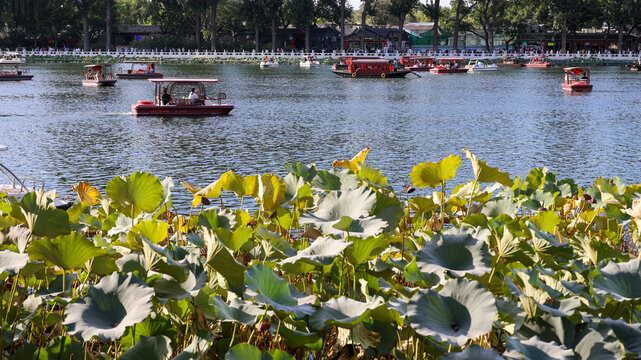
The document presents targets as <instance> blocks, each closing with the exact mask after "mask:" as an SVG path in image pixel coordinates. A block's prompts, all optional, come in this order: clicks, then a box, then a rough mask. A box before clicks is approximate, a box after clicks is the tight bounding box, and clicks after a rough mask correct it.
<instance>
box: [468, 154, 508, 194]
mask: <svg viewBox="0 0 641 360" xmlns="http://www.w3.org/2000/svg"><path fill="white" fill-rule="evenodd" d="M463 151H464V152H465V157H467V158H468V159H470V161H471V162H472V170H473V171H474V179H476V181H478V182H497V183H500V184H503V185H505V186H512V185H513V184H514V182H513V181H512V179H510V174H508V173H505V172H502V171H500V170H499V169H498V168H495V167H491V166H489V165H488V164H487V163H486V162H485V161H482V160H480V159H479V158H477V157H476V155H474V154H472V153H471V152H470V151H469V150H467V148H464V149H463Z"/></svg>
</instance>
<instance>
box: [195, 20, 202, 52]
mask: <svg viewBox="0 0 641 360" xmlns="http://www.w3.org/2000/svg"><path fill="white" fill-rule="evenodd" d="M194 30H195V33H196V50H198V51H200V49H201V47H202V35H201V33H200V14H198V15H196V26H195V29H194Z"/></svg>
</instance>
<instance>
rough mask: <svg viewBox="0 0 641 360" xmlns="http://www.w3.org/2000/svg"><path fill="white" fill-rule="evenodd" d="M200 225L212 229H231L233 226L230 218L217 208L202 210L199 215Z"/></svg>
mask: <svg viewBox="0 0 641 360" xmlns="http://www.w3.org/2000/svg"><path fill="white" fill-rule="evenodd" d="M198 225H199V226H204V227H206V228H208V229H212V230H213V229H216V228H219V227H221V228H224V229H227V230H230V229H231V227H232V224H231V221H230V219H229V218H228V217H226V216H222V214H219V213H218V210H217V209H216V208H214V209H207V210H205V211H202V212H201V213H200V215H198Z"/></svg>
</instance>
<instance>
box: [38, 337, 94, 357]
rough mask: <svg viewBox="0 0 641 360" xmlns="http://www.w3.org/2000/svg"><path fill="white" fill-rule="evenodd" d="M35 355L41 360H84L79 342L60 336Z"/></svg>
mask: <svg viewBox="0 0 641 360" xmlns="http://www.w3.org/2000/svg"><path fill="white" fill-rule="evenodd" d="M36 353H38V350H36ZM37 355H39V356H36V358H38V359H42V360H59V359H84V357H85V355H86V354H85V349H84V347H83V346H82V343H81V342H79V341H76V340H74V339H73V338H72V337H71V336H61V337H56V338H54V339H53V340H51V341H50V342H49V344H48V346H47V348H46V349H45V348H42V349H41V351H40V353H39V354H37ZM32 359H33V358H32Z"/></svg>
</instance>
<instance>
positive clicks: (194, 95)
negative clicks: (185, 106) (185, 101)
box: [189, 88, 200, 104]
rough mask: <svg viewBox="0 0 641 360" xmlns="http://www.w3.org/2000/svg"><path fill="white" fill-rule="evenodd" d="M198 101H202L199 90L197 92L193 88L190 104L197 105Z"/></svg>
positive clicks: (190, 94)
mask: <svg viewBox="0 0 641 360" xmlns="http://www.w3.org/2000/svg"><path fill="white" fill-rule="evenodd" d="M198 100H200V95H199V94H198V90H196V88H191V92H190V93H189V103H191V104H196V103H197V102H198Z"/></svg>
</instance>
